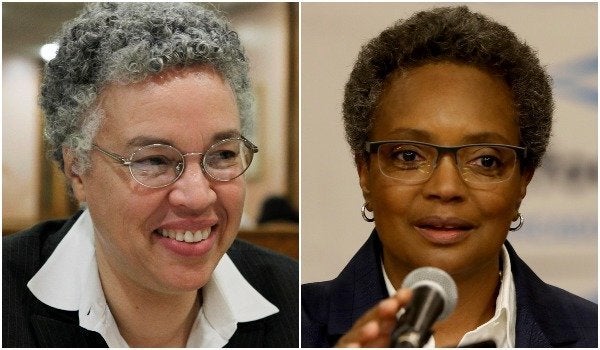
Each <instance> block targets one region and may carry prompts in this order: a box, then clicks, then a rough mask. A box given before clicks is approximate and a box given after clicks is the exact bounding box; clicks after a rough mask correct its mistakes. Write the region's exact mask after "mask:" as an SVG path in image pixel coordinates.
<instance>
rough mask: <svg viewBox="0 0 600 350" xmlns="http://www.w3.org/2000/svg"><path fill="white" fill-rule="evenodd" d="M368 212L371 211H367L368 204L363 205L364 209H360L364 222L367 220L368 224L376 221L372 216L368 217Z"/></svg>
mask: <svg viewBox="0 0 600 350" xmlns="http://www.w3.org/2000/svg"><path fill="white" fill-rule="evenodd" d="M368 211H369V209H367V203H365V204H363V206H362V208H360V214H361V215H362V218H363V220H365V221H366V222H373V221H375V216H372V217H368V216H367V212H368Z"/></svg>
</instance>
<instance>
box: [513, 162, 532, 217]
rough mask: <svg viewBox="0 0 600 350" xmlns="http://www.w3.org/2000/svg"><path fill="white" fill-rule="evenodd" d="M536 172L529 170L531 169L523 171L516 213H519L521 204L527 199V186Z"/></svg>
mask: <svg viewBox="0 0 600 350" xmlns="http://www.w3.org/2000/svg"><path fill="white" fill-rule="evenodd" d="M534 172H535V169H529V168H528V169H523V171H522V172H521V183H520V189H519V190H520V193H519V199H518V202H517V208H516V212H518V211H519V208H520V207H521V202H522V201H523V199H525V195H527V186H528V185H529V183H530V182H531V179H532V178H533V173H534Z"/></svg>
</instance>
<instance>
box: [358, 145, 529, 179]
mask: <svg viewBox="0 0 600 350" xmlns="http://www.w3.org/2000/svg"><path fill="white" fill-rule="evenodd" d="M365 151H367V152H368V153H369V154H371V153H375V152H376V153H377V163H378V164H379V169H380V170H381V173H382V174H384V175H386V176H388V177H391V178H394V179H396V180H399V181H401V182H402V183H405V184H419V183H423V182H425V181H427V180H429V178H430V177H431V174H433V171H434V169H435V168H436V166H437V163H438V160H439V158H440V156H441V155H442V154H444V153H451V154H453V155H454V160H455V162H456V166H457V168H458V170H459V172H460V174H461V176H462V178H463V179H464V180H465V181H466V182H469V183H472V184H482V185H485V184H491V183H498V182H502V181H506V180H508V179H509V178H510V177H511V176H512V174H513V173H514V170H515V168H516V167H517V161H518V160H519V159H521V160H522V159H525V158H526V157H527V149H526V148H525V147H518V146H512V145H504V144H493V143H477V144H467V145H460V146H452V147H450V146H439V145H434V144H431V143H425V142H417V141H404V140H389V141H374V142H372V141H367V142H366V143H365Z"/></svg>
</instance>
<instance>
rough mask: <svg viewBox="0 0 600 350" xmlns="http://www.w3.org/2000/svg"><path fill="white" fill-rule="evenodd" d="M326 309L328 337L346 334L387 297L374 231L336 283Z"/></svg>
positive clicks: (378, 245)
mask: <svg viewBox="0 0 600 350" xmlns="http://www.w3.org/2000/svg"><path fill="white" fill-rule="evenodd" d="M332 289H333V290H332V293H331V304H330V308H329V310H330V311H329V334H330V336H331V337H332V338H333V339H337V338H339V337H340V336H341V335H342V334H345V333H346V332H347V331H348V330H349V329H350V328H351V327H352V325H353V324H354V322H355V321H356V320H358V318H359V317H360V316H361V315H363V314H364V313H365V312H366V311H367V310H369V309H370V308H371V307H373V306H374V305H375V304H377V303H378V302H379V301H380V300H382V299H384V298H386V297H388V293H387V290H386V287H385V282H384V280H383V275H382V271H381V243H380V242H379V238H378V236H377V232H376V231H375V230H374V231H373V232H372V233H371V236H370V237H369V239H368V240H367V241H366V242H365V244H364V245H363V246H362V247H361V248H360V249H359V251H358V252H357V253H356V255H354V257H353V258H352V260H350V262H349V263H348V265H346V267H345V268H344V270H342V272H341V273H340V275H339V276H338V277H337V278H336V279H335V283H334V285H333V288H332Z"/></svg>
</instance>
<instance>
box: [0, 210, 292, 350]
mask: <svg viewBox="0 0 600 350" xmlns="http://www.w3.org/2000/svg"><path fill="white" fill-rule="evenodd" d="M79 215H80V213H78V214H77V215H75V216H74V217H72V218H71V219H69V220H68V221H66V222H65V221H49V222H45V223H42V224H39V225H37V226H35V227H33V228H31V229H29V230H26V231H23V232H21V233H16V234H14V235H11V236H8V237H5V238H3V240H2V346H3V347H107V344H106V342H105V341H104V339H103V338H102V336H100V334H98V333H96V332H92V331H88V330H86V329H84V328H81V327H79V317H78V315H77V311H63V310H58V309H54V308H52V307H50V306H48V305H46V304H44V303H42V302H41V301H39V300H38V299H37V298H36V297H35V296H34V295H33V294H32V293H31V292H30V291H29V288H27V286H26V284H27V282H28V281H29V280H30V279H31V278H32V277H33V275H34V274H35V273H36V272H37V271H38V270H39V269H40V268H41V267H42V265H43V264H44V262H45V261H46V260H47V259H48V258H49V257H50V254H52V252H53V251H54V249H55V248H56V246H57V245H58V243H59V242H60V241H61V240H62V239H63V238H64V236H65V235H66V233H67V232H68V231H69V229H70V228H71V226H73V224H74V223H75V220H76V219H77V217H78V216H79ZM227 254H228V255H229V257H231V260H233V262H234V264H235V265H236V267H237V268H238V270H240V272H241V273H242V275H243V276H244V277H245V278H246V280H247V281H248V282H249V283H250V284H251V285H252V286H253V287H254V288H255V289H256V290H257V291H258V292H259V293H260V294H261V295H263V296H264V297H265V298H266V299H267V300H269V301H270V302H271V303H272V304H273V305H275V306H277V307H278V308H279V312H278V313H276V314H274V315H271V316H269V317H266V318H263V319H260V320H257V321H252V322H244V323H238V328H237V330H236V331H235V333H234V334H233V336H232V338H231V339H230V340H229V343H228V344H227V345H226V347H294V348H297V347H298V263H297V262H296V261H294V260H292V259H289V258H287V257H284V256H283V255H279V254H277V253H273V252H270V251H267V250H265V249H262V248H259V247H256V246H253V245H251V244H249V243H247V242H244V241H240V240H236V241H235V242H234V243H233V245H232V246H231V248H230V249H229V251H228V252H227Z"/></svg>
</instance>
